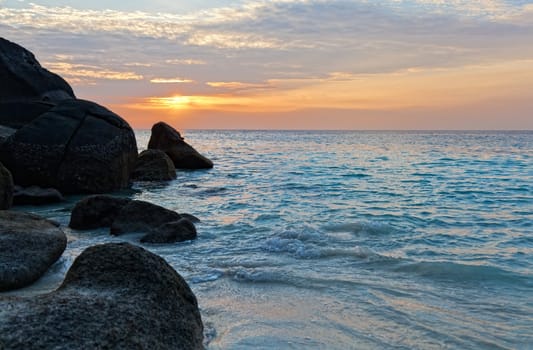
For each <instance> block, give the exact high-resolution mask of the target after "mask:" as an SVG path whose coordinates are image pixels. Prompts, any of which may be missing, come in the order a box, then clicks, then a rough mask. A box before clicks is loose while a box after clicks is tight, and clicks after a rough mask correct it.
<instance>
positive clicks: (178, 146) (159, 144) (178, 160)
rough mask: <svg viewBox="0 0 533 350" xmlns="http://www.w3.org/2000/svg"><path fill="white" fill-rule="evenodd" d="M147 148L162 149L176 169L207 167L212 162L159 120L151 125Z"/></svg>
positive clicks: (210, 165)
mask: <svg viewBox="0 0 533 350" xmlns="http://www.w3.org/2000/svg"><path fill="white" fill-rule="evenodd" d="M148 148H149V149H160V150H162V151H164V152H165V153H166V154H167V155H168V156H169V157H170V159H172V161H173V162H174V166H175V167H176V169H208V168H212V167H213V162H212V161H211V160H209V159H207V158H206V157H204V156H203V155H201V154H200V153H198V152H197V151H196V150H195V149H194V148H193V147H192V146H190V145H189V144H187V143H186V142H185V141H183V137H181V135H180V133H179V132H178V131H176V130H175V129H174V128H172V127H171V126H170V125H168V124H166V123H164V122H159V123H157V124H154V126H153V127H152V135H151V136H150V141H149V143H148Z"/></svg>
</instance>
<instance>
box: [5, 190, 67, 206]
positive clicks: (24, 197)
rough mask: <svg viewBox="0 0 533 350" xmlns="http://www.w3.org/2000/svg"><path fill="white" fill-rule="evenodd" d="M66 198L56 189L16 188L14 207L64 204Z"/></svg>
mask: <svg viewBox="0 0 533 350" xmlns="http://www.w3.org/2000/svg"><path fill="white" fill-rule="evenodd" d="M64 200H65V198H64V197H63V195H62V194H61V192H59V191H58V190H56V189H55V188H41V187H37V186H30V187H20V186H15V192H14V194H13V204H14V205H43V204H52V203H60V202H63V201H64Z"/></svg>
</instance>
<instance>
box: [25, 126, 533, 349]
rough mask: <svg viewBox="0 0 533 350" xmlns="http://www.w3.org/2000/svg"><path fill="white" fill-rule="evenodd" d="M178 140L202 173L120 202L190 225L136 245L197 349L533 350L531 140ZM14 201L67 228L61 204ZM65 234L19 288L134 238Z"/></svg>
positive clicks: (40, 287) (217, 134) (368, 135)
mask: <svg viewBox="0 0 533 350" xmlns="http://www.w3.org/2000/svg"><path fill="white" fill-rule="evenodd" d="M137 134H138V139H139V148H140V149H143V148H144V147H146V144H147V141H148V138H149V132H147V131H138V132H137ZM185 137H186V140H188V141H189V142H190V143H191V144H193V145H194V146H195V147H196V148H197V149H198V150H200V151H201V152H202V153H204V154H206V155H208V156H209V157H210V158H211V159H213V161H214V162H215V168H214V169H212V170H206V171H196V172H190V171H180V172H178V177H177V179H176V180H175V181H172V182H170V183H167V184H165V183H138V184H136V185H135V186H134V189H135V190H136V191H135V192H134V194H133V197H135V198H137V199H142V200H147V201H151V202H154V203H157V204H160V205H163V206H165V207H168V208H171V209H174V210H177V211H178V212H188V213H191V214H194V215H196V216H198V217H200V218H201V219H202V223H200V224H199V225H198V227H197V228H198V232H199V238H198V239H197V240H196V241H194V242H188V243H179V244H172V245H152V246H148V245H146V247H148V248H149V249H150V250H152V251H154V252H156V253H158V254H160V255H162V256H163V257H164V258H165V259H167V261H169V262H170V263H171V264H172V265H173V266H174V267H175V268H176V270H177V271H178V272H180V273H181V274H182V275H183V276H184V277H185V278H186V280H187V281H188V282H189V284H190V285H191V287H192V289H193V290H194V292H195V293H196V295H197V297H198V299H199V304H200V307H201V309H202V316H203V320H204V323H205V325H206V339H207V345H208V348H209V349H250V348H254V349H258V348H259V349H263V348H264V349H302V348H306V349H309V348H316V349H323V348H328V349H385V348H386V349H533V185H532V184H533V133H531V132H505V133H498V132H493V133H487V132H289V131H284V132H278V131H258V132H252V131H190V132H186V133H185ZM77 199H78V198H70V202H69V203H68V204H67V209H68V207H69V206H72V204H73V203H74V202H75V200H77ZM25 209H28V210H33V211H36V212H38V213H41V214H43V215H46V216H48V217H52V218H55V219H57V220H59V221H60V222H62V223H63V224H66V223H67V222H68V217H69V211H68V210H66V209H64V206H60V207H59V206H50V207H45V208H34V207H30V208H25ZM66 232H67V233H68V235H69V247H68V250H67V252H66V253H65V255H64V257H63V258H62V259H61V260H60V261H59V262H58V263H57V264H56V265H55V266H54V267H53V269H52V270H51V271H50V272H49V273H48V274H47V275H46V276H45V278H43V279H42V280H41V281H40V282H39V283H37V284H36V285H35V286H33V287H32V288H29V289H27V290H25V291H22V292H18V293H37V292H43V291H46V290H50V289H51V288H53V287H55V286H56V285H57V284H58V283H59V282H60V281H61V278H62V277H63V274H64V273H65V271H66V270H67V268H68V267H69V265H70V264H71V262H72V260H73V259H74V257H75V256H77V255H78V254H79V253H80V252H81V251H82V250H83V249H84V248H85V247H87V246H89V245H92V244H96V243H100V242H108V241H117V240H130V241H132V242H133V241H135V240H136V239H138V237H139V236H138V235H129V236H125V237H120V238H111V237H109V235H108V234H107V232H106V231H105V230H98V231H93V232H75V231H70V230H68V229H66Z"/></svg>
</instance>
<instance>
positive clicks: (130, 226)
mask: <svg viewBox="0 0 533 350" xmlns="http://www.w3.org/2000/svg"><path fill="white" fill-rule="evenodd" d="M179 219H181V215H180V214H178V213H176V212H175V211H172V210H169V209H166V208H163V207H161V206H159V205H155V204H152V203H148V202H143V201H131V202H129V203H128V204H126V205H125V206H124V207H122V209H121V210H120V212H119V213H118V215H117V216H116V217H115V220H114V221H113V223H112V224H111V229H110V232H111V234H112V235H120V234H123V233H129V232H149V231H150V230H152V229H153V228H154V227H158V226H161V225H163V224H165V223H167V222H172V221H178V220H179Z"/></svg>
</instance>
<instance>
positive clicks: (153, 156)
mask: <svg viewBox="0 0 533 350" xmlns="http://www.w3.org/2000/svg"><path fill="white" fill-rule="evenodd" d="M131 178H132V180H138V181H168V180H172V179H175V178H176V168H175V167H174V163H173V162H172V160H171V159H170V158H169V157H168V156H167V154H166V153H165V152H163V151H161V150H157V149H147V150H145V151H142V152H141V154H139V158H138V159H137V164H136V165H135V170H134V171H133V173H132V174H131Z"/></svg>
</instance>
